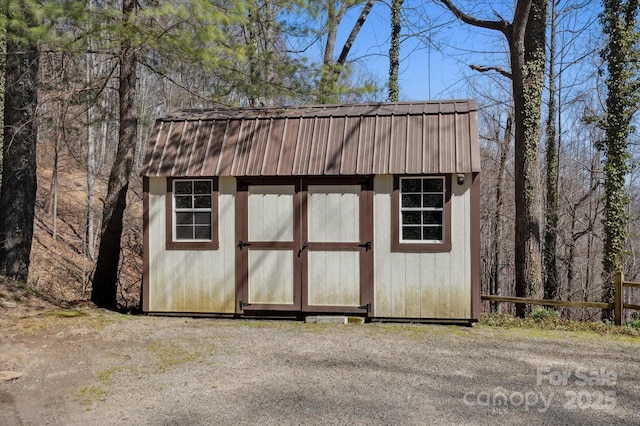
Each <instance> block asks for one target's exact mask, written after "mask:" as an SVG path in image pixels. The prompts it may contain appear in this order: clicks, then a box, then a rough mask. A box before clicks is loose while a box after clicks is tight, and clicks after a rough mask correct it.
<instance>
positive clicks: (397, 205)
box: [391, 175, 452, 253]
mask: <svg viewBox="0 0 640 426" xmlns="http://www.w3.org/2000/svg"><path fill="white" fill-rule="evenodd" d="M430 178H431V179H433V178H439V179H442V180H443V182H444V206H443V212H442V221H443V225H442V226H443V230H442V241H440V242H438V241H433V242H431V241H430V242H425V241H419V242H407V241H402V238H401V235H402V230H401V228H402V222H401V209H402V205H401V200H402V190H401V187H400V182H401V180H402V179H421V180H422V179H430ZM391 205H392V207H391V210H392V215H391V217H392V218H391V229H392V232H391V233H392V239H391V251H398V252H433V253H438V252H449V251H451V225H452V224H451V175H402V176H401V175H394V177H393V192H392V201H391Z"/></svg>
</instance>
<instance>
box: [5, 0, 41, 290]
mask: <svg viewBox="0 0 640 426" xmlns="http://www.w3.org/2000/svg"><path fill="white" fill-rule="evenodd" d="M15 6H16V7H14V8H9V9H6V10H2V8H0V13H5V14H6V17H7V18H8V21H9V22H12V23H17V22H19V21H20V22H21V24H22V25H24V27H27V28H28V27H33V26H34V25H35V22H34V12H33V10H30V6H31V5H27V4H25V3H23V2H19V3H18V4H17V5H15ZM21 24H17V25H15V26H11V25H10V26H9V28H7V43H6V46H7V47H6V52H7V55H6V64H5V67H6V68H5V79H6V80H5V83H6V87H5V92H4V138H3V139H4V144H3V147H2V148H3V149H2V158H3V159H2V163H3V168H2V188H1V189H0V212H2V214H0V275H5V276H7V277H10V278H13V279H16V280H20V281H23V282H26V281H27V278H28V273H29V263H30V255H31V239H32V237H33V220H34V214H35V200H36V141H37V137H36V134H37V126H36V106H37V74H38V47H37V43H36V41H35V40H33V39H31V38H30V37H28V36H27V34H25V32H24V30H23V28H24V27H21Z"/></svg>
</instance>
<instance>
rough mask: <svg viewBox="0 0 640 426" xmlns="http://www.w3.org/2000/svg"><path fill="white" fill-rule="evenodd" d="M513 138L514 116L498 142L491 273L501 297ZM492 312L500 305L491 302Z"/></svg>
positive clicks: (509, 117)
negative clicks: (506, 194)
mask: <svg viewBox="0 0 640 426" xmlns="http://www.w3.org/2000/svg"><path fill="white" fill-rule="evenodd" d="M512 138H513V114H512V113H509V114H508V115H507V122H506V126H505V129H504V134H503V136H502V137H501V138H500V137H499V136H498V138H497V139H498V141H499V143H500V161H499V163H498V181H497V182H496V208H495V213H494V218H493V240H492V242H491V249H492V251H493V270H492V271H491V280H492V283H493V285H492V288H491V294H495V295H497V296H500V295H501V294H502V280H501V279H500V271H501V270H502V267H501V265H502V244H503V241H502V238H503V235H504V229H503V228H504V224H503V223H504V218H503V215H504V181H505V176H506V173H507V161H508V159H509V153H510V151H511V139H512ZM491 310H492V311H493V312H496V311H497V312H499V310H500V303H498V302H493V301H492V302H491Z"/></svg>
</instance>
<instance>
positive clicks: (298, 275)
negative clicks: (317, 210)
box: [235, 176, 374, 316]
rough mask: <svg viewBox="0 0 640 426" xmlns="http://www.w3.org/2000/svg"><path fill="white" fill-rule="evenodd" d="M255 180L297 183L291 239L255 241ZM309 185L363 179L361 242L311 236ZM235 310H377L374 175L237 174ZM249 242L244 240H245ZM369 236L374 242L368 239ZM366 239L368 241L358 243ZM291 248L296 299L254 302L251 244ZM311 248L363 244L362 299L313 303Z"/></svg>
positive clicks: (345, 247)
mask: <svg viewBox="0 0 640 426" xmlns="http://www.w3.org/2000/svg"><path fill="white" fill-rule="evenodd" d="M250 185H294V186H295V195H294V238H293V241H292V242H289V241H286V242H283V241H274V242H268V241H250V240H249V238H248V234H249V231H248V226H247V225H248V206H249V197H248V189H249V186H250ZM309 185H360V186H361V191H360V209H359V213H360V240H361V241H360V242H359V243H358V244H355V246H354V243H353V242H349V243H340V242H316V243H314V242H308V210H307V208H308V204H307V203H308V187H309ZM236 213H237V215H236V240H237V241H236V244H237V246H236V249H235V250H236V255H237V258H236V313H237V314H242V313H244V312H245V311H296V312H299V311H302V312H319V313H322V312H326V313H354V314H366V315H367V316H373V315H374V312H373V249H374V247H373V246H372V245H373V177H371V176H355V177H344V176H340V177H307V178H296V177H283V178H280V177H273V178H263V177H257V178H253V177H248V178H238V180H237V193H236ZM241 241H242V242H243V243H244V244H249V245H243V244H240V242H241ZM367 242H370V244H371V245H370V247H369V248H367V247H365V246H364V245H365V244H366V243H367ZM359 245H363V246H361V247H360V246H359ZM278 248H280V249H292V250H293V251H294V256H296V258H295V259H294V289H293V291H294V303H293V304H250V305H247V304H246V303H247V301H248V300H249V288H248V282H249V276H248V273H249V256H248V254H249V250H261V249H278ZM309 250H329V251H330V250H354V251H355V250H360V304H361V307H352V306H314V305H309V304H308V302H307V301H308V281H309V280H308V272H309V271H308V253H309Z"/></svg>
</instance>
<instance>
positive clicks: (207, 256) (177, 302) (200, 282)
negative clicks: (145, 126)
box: [148, 177, 236, 313]
mask: <svg viewBox="0 0 640 426" xmlns="http://www.w3.org/2000/svg"><path fill="white" fill-rule="evenodd" d="M218 190H219V196H218V212H217V215H218V220H219V221H220V223H222V224H224V226H220V227H219V236H218V238H219V241H220V244H219V249H218V250H166V214H167V212H166V195H167V183H166V178H164V177H151V178H149V226H148V232H149V247H148V250H149V261H150V267H149V278H148V280H149V311H150V312H202V313H205V312H206V313H233V312H234V310H235V253H234V250H235V192H236V181H235V179H234V178H220V179H219V181H218Z"/></svg>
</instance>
